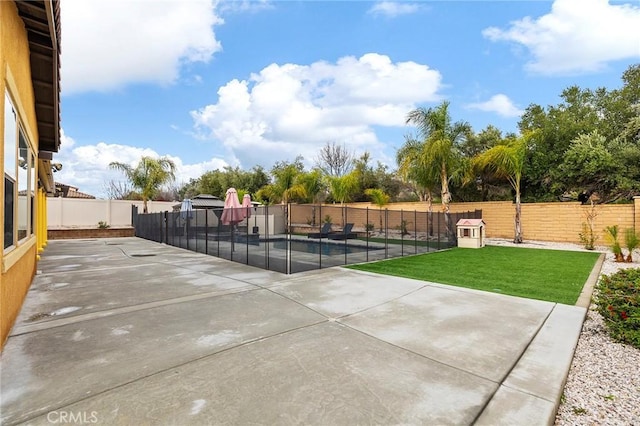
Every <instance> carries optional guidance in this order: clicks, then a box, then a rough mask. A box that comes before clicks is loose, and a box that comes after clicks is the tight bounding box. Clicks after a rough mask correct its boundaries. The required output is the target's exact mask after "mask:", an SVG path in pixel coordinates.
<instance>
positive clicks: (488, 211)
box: [291, 197, 640, 245]
mask: <svg viewBox="0 0 640 426" xmlns="http://www.w3.org/2000/svg"><path fill="white" fill-rule="evenodd" d="M348 206H350V207H358V208H360V209H366V208H367V207H369V223H373V224H374V225H375V227H376V228H378V227H379V221H380V219H379V213H378V212H379V209H378V207H377V206H375V205H373V204H371V203H351V204H348ZM384 208H386V209H389V210H390V216H389V219H390V220H389V227H390V228H394V227H396V226H398V224H399V222H400V214H399V212H398V211H399V210H402V211H404V217H403V219H404V220H407V221H409V222H411V221H412V220H413V217H412V212H413V211H414V210H417V211H419V212H424V211H426V210H427V204H426V203H425V202H415V203H391V204H388V205H387V206H385V207H384ZM450 208H451V212H452V213H458V212H465V211H473V210H482V218H483V219H484V221H485V223H486V224H487V226H486V236H487V237H488V238H513V236H514V216H515V205H514V204H513V203H512V202H510V201H490V202H478V203H452V204H451V205H450ZM589 209H590V206H588V205H585V206H583V205H581V204H580V203H578V202H575V203H573V202H571V203H560V202H557V203H524V204H522V233H523V238H524V239H527V240H538V241H556V242H572V243H579V242H580V236H579V234H580V232H581V231H582V223H583V222H586V214H587V212H588V210H589ZM392 210H393V211H394V213H391V211H392ZM433 211H434V212H439V211H442V209H441V206H440V205H439V204H434V206H433ZM365 212H366V210H361V211H356V210H355V209H349V211H348V218H347V222H351V223H355V224H356V226H361V225H360V224H364V223H367V221H366V218H365ZM291 213H292V215H291V222H292V223H294V224H306V223H307V221H308V219H309V218H311V217H312V213H311V206H295V207H292V209H291ZM596 213H597V216H596V218H595V222H594V223H595V225H594V230H595V231H596V232H597V235H598V240H597V241H596V244H600V245H606V242H605V238H604V228H605V227H607V226H611V225H618V226H619V227H620V229H621V231H622V232H624V230H625V229H627V228H634V229H635V231H636V232H640V197H638V198H636V199H634V204H605V205H597V206H596ZM327 214H329V215H330V216H331V217H332V219H333V223H334V224H336V225H338V226H341V225H342V223H341V217H342V213H341V208H340V206H338V205H325V206H322V217H319V216H318V215H316V220H317V221H318V222H319V223H321V222H322V219H323V217H324V216H325V215H327ZM421 222H423V221H421V220H420V219H419V222H418V223H421ZM412 227H413V225H411V227H410V228H412ZM418 231H421V229H420V226H419V229H418Z"/></svg>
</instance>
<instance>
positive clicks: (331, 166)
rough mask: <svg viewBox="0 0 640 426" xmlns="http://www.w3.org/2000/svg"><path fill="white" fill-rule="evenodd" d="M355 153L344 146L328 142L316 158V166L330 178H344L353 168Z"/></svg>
mask: <svg viewBox="0 0 640 426" xmlns="http://www.w3.org/2000/svg"><path fill="white" fill-rule="evenodd" d="M353 160H354V158H353V153H352V152H350V151H349V150H347V148H346V147H345V146H344V145H338V144H336V143H335V142H327V143H326V144H325V145H324V146H323V147H322V148H321V149H320V153H319V154H318V157H317V158H316V166H317V167H318V168H319V169H320V170H322V171H323V172H324V174H326V175H328V176H344V175H346V174H347V173H349V172H350V171H351V169H352V168H353Z"/></svg>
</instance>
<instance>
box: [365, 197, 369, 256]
mask: <svg viewBox="0 0 640 426" xmlns="http://www.w3.org/2000/svg"><path fill="white" fill-rule="evenodd" d="M365 223H366V225H365V229H366V231H367V237H366V238H367V262H368V261H369V229H368V226H369V206H367V219H366V222H365Z"/></svg>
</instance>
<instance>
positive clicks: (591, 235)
mask: <svg viewBox="0 0 640 426" xmlns="http://www.w3.org/2000/svg"><path fill="white" fill-rule="evenodd" d="M597 216H598V212H597V210H596V205H595V204H594V203H593V201H591V207H590V208H589V210H587V211H586V212H585V218H586V219H587V221H586V222H582V232H581V233H580V234H579V235H580V242H581V243H582V244H583V245H584V248H586V249H587V250H594V249H595V248H596V240H597V239H598V237H597V235H596V233H595V232H594V230H593V228H594V225H595V220H596V217H597Z"/></svg>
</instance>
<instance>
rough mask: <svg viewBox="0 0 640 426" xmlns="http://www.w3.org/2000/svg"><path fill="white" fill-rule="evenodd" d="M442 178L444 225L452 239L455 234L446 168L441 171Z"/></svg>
mask: <svg viewBox="0 0 640 426" xmlns="http://www.w3.org/2000/svg"><path fill="white" fill-rule="evenodd" d="M441 178H442V192H441V197H442V211H443V212H444V226H445V232H446V235H447V239H448V240H449V241H451V236H452V235H453V234H452V232H451V212H450V210H449V202H450V201H451V193H449V179H447V174H446V172H445V170H444V166H443V170H442V173H441Z"/></svg>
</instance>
